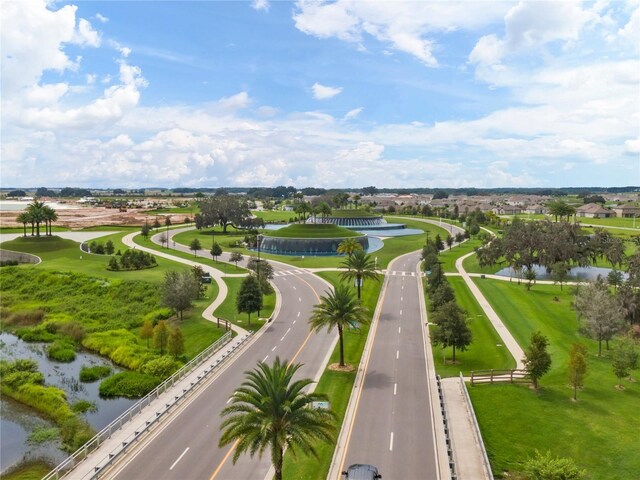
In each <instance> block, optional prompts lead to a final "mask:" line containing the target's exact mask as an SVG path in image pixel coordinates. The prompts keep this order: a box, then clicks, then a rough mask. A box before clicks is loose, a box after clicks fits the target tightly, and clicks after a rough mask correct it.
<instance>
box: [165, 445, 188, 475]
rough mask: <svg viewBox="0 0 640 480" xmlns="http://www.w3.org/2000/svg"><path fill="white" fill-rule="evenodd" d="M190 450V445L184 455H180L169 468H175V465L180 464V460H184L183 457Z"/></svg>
mask: <svg viewBox="0 0 640 480" xmlns="http://www.w3.org/2000/svg"><path fill="white" fill-rule="evenodd" d="M188 451H189V447H187V448H185V449H184V452H182V455H180V456H179V457H178V459H177V460H176V461H175V462H173V465H171V466H170V467H169V470H173V467H175V466H176V465H177V464H178V462H179V461H180V460H182V457H184V454H185V453H187V452H188Z"/></svg>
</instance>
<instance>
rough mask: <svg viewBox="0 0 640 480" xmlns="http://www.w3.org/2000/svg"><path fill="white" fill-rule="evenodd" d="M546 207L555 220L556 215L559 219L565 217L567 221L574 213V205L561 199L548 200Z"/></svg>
mask: <svg viewBox="0 0 640 480" xmlns="http://www.w3.org/2000/svg"><path fill="white" fill-rule="evenodd" d="M547 208H548V209H549V213H550V214H551V215H553V216H554V217H555V220H556V222H557V221H558V217H560V219H562V218H564V217H567V221H569V217H571V215H573V214H575V213H576V209H575V208H574V207H572V206H571V205H569V204H567V203H566V202H563V201H562V200H554V201H552V202H549V203H548V204H547Z"/></svg>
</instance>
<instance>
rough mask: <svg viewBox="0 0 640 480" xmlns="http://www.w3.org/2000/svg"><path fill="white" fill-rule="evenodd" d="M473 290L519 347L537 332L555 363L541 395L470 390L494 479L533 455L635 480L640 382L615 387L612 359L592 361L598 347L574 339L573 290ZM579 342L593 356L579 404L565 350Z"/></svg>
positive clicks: (489, 284) (516, 388)
mask: <svg viewBox="0 0 640 480" xmlns="http://www.w3.org/2000/svg"><path fill="white" fill-rule="evenodd" d="M476 283H477V285H478V286H479V287H480V289H481V290H482V292H483V293H484V295H485V296H486V297H487V299H488V300H489V301H490V302H491V304H492V306H493V308H494V309H495V310H496V312H497V313H498V315H500V317H501V318H502V320H503V322H504V323H505V324H506V325H507V327H508V328H509V330H510V331H511V333H512V334H513V335H514V337H515V338H516V340H517V341H518V342H519V343H520V344H521V345H523V346H526V345H528V343H529V339H530V335H531V333H532V332H533V331H534V330H540V331H541V332H542V333H543V334H544V335H545V336H546V337H547V338H548V339H549V342H550V346H549V351H550V353H551V356H552V359H553V365H552V367H551V371H550V372H549V374H548V375H546V376H545V377H543V378H542V380H541V390H540V392H539V393H535V392H534V391H532V390H531V389H529V388H528V387H527V386H524V385H485V386H475V387H470V388H469V393H470V395H471V398H472V400H473V404H474V408H475V411H476V414H477V416H478V421H479V423H480V428H481V430H482V434H483V437H484V440H485V444H486V447H487V451H488V453H489V458H490V460H491V463H492V468H493V471H494V473H495V474H496V475H497V476H500V477H502V476H503V472H517V471H519V470H521V465H522V462H523V461H524V460H526V459H527V458H528V457H530V456H532V455H533V453H534V450H535V449H538V450H540V451H542V452H544V451H546V450H550V451H551V452H552V454H554V455H556V456H560V457H571V458H573V459H574V460H575V461H576V463H577V464H578V466H580V467H581V468H584V469H586V470H587V471H588V473H589V478H591V479H620V480H622V479H625V480H626V479H631V478H638V472H640V456H639V455H638V454H637V448H638V438H639V437H638V432H640V416H639V415H638V405H640V383H637V382H629V381H626V380H625V381H624V386H625V389H624V390H623V391H619V390H617V389H616V388H615V384H616V382H617V380H616V378H615V376H614V374H613V371H612V367H611V360H610V358H608V356H607V355H603V357H601V358H599V357H597V356H596V352H597V343H596V342H595V341H592V340H589V339H586V338H585V337H582V336H581V335H579V334H578V332H577V331H578V323H577V320H576V314H575V312H574V311H573V310H572V309H571V308H570V304H571V302H572V300H573V296H572V294H571V293H570V289H568V288H565V289H564V291H563V292H561V291H560V288H559V287H557V286H553V285H536V286H534V287H533V289H532V291H530V292H527V291H526V289H525V288H524V287H523V286H518V285H517V284H514V283H509V282H500V281H495V280H478V281H477V282H476ZM556 299H557V300H556ZM576 341H581V342H582V343H584V344H585V345H587V347H588V349H589V352H590V355H589V359H588V360H589V371H588V373H587V378H586V381H585V387H584V389H583V390H582V391H580V392H579V393H578V399H579V401H578V402H577V403H575V402H573V401H572V400H571V396H572V390H571V389H570V388H569V387H568V385H567V362H568V351H569V348H570V346H571V344H572V343H574V342H576ZM636 372H637V371H636Z"/></svg>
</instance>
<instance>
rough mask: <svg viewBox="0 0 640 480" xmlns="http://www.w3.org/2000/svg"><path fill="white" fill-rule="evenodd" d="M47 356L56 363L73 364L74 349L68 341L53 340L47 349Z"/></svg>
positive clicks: (74, 357)
mask: <svg viewBox="0 0 640 480" xmlns="http://www.w3.org/2000/svg"><path fill="white" fill-rule="evenodd" d="M47 356H48V357H49V359H51V360H55V361H57V362H65V363H68V362H73V361H74V360H75V359H76V348H75V346H74V345H73V343H71V342H69V341H68V340H55V341H54V342H53V343H52V344H51V345H49V348H47Z"/></svg>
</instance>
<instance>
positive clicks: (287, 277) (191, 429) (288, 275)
mask: <svg viewBox="0 0 640 480" xmlns="http://www.w3.org/2000/svg"><path fill="white" fill-rule="evenodd" d="M274 270H275V271H276V272H277V273H278V276H276V277H275V278H274V280H273V283H274V285H275V287H276V288H277V289H278V291H279V292H280V294H281V295H282V299H283V302H282V305H281V308H280V311H279V312H278V314H277V315H276V317H275V318H274V319H273V321H272V322H271V323H270V324H269V325H268V327H267V328H266V330H264V332H263V333H262V334H261V335H260V336H259V338H257V339H256V340H255V341H254V342H253V343H252V344H251V345H250V346H249V347H247V348H246V350H245V351H243V352H242V353H241V354H240V355H239V356H238V357H236V358H235V359H233V361H232V363H231V364H229V365H227V366H226V367H223V368H224V370H222V371H221V372H220V373H219V374H218V375H217V376H216V377H214V379H213V380H212V381H210V382H209V384H208V385H207V386H206V387H205V389H204V390H202V391H201V393H200V394H199V395H198V396H197V397H194V398H193V399H192V400H191V401H189V402H188V403H187V404H185V405H186V406H185V408H183V409H182V410H181V411H180V412H179V413H177V414H176V415H175V416H174V417H173V418H172V419H170V420H169V423H166V424H165V426H164V428H163V429H162V430H161V431H159V432H157V433H155V434H152V435H151V436H150V437H149V438H148V439H147V440H146V441H143V443H142V444H141V446H140V447H138V448H137V449H136V450H134V451H133V452H132V453H131V454H130V455H129V456H128V457H127V458H126V459H125V460H124V461H123V462H121V463H120V464H118V465H117V466H116V467H115V468H114V470H113V471H112V472H109V475H108V477H109V478H116V479H123V480H129V479H140V480H142V479H154V480H163V479H167V480H168V479H179V480H189V479H194V480H195V479H198V480H199V479H203V480H207V479H213V478H219V479H224V480H227V479H229V480H233V479H239V480H240V479H242V480H251V479H256V480H263V479H264V478H265V476H266V475H267V473H268V471H269V467H270V459H269V455H268V452H267V454H266V456H264V457H263V459H262V460H259V459H258V458H257V457H254V458H253V459H250V458H249V457H248V456H243V457H241V458H240V459H239V460H238V462H237V464H236V465H235V466H233V465H232V462H231V456H232V455H230V454H231V447H230V446H227V447H225V448H222V449H221V448H218V441H219V438H220V423H221V417H220V412H221V411H222V409H223V408H224V407H225V406H226V404H227V400H228V399H229V397H230V396H231V395H232V393H233V392H234V390H235V389H236V388H237V387H238V386H239V385H240V383H241V382H242V381H243V380H244V371H246V370H250V369H252V368H254V367H255V365H256V364H257V362H258V361H266V362H267V363H269V362H271V361H272V360H273V359H274V358H275V356H276V355H279V356H280V357H281V358H283V359H288V360H295V361H296V362H302V363H304V366H303V367H302V368H301V369H300V370H299V375H300V376H304V377H311V378H314V377H316V375H317V374H318V373H319V372H321V371H322V369H323V367H324V362H325V360H326V359H327V358H328V354H330V352H331V351H332V350H333V346H334V345H335V342H336V340H337V333H331V334H328V333H324V332H323V333H319V334H316V333H309V327H308V324H307V319H308V318H309V315H310V312H311V309H312V307H313V305H314V304H316V303H318V295H321V294H323V292H324V291H325V290H326V289H327V284H326V283H324V282H323V281H321V280H320V279H319V278H317V277H315V276H314V275H311V274H308V273H304V272H302V271H297V272H299V273H296V271H294V270H295V269H293V268H292V267H284V266H282V264H274Z"/></svg>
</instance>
